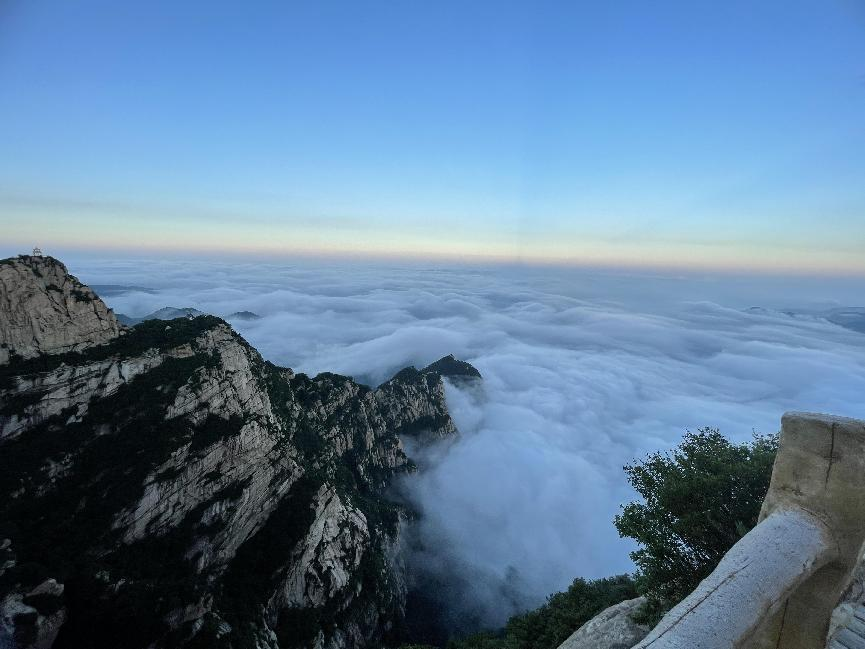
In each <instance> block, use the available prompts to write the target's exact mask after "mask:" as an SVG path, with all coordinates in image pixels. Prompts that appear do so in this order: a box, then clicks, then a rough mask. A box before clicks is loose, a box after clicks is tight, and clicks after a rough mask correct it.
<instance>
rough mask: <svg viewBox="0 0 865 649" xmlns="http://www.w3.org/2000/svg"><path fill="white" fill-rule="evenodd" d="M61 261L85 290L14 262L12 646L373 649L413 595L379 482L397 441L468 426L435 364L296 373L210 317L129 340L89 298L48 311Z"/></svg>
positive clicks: (9, 426)
mask: <svg viewBox="0 0 865 649" xmlns="http://www.w3.org/2000/svg"><path fill="white" fill-rule="evenodd" d="M34 259H36V258H34ZM46 265H47V267H50V268H51V269H54V270H56V273H55V274H54V275H52V277H53V279H52V280H51V283H52V284H53V283H56V285H57V286H59V287H63V286H67V287H80V286H81V285H80V284H77V282H76V281H75V280H74V278H71V276H68V275H66V274H65V268H64V267H63V266H62V264H59V262H56V261H54V260H50V261H46V260H39V259H36V260H35V261H30V260H27V261H21V260H20V259H19V260H12V262H11V263H8V262H7V263H4V264H0V269H3V271H2V272H11V271H8V270H5V269H6V268H7V267H11V268H14V272H15V278H16V279H15V289H14V294H15V295H16V298H15V299H16V302H15V307H14V308H12V309H5V310H3V311H0V335H2V336H3V338H2V340H4V341H14V346H13V347H10V349H13V351H14V352H15V356H12V357H11V360H10V362H8V363H7V364H5V365H3V366H0V523H2V526H0V647H5V646H10V647H21V648H23V647H27V648H35V647H49V646H53V647H57V648H60V649H63V648H72V647H81V646H86V647H93V648H106V649H107V648H108V647H111V648H112V649H114V648H123V647H136V648H138V647H140V648H142V649H143V648H144V647H186V646H188V647H224V648H235V649H247V648H250V649H251V648H253V647H260V648H262V649H264V648H269V649H289V648H294V647H297V648H300V647H313V646H315V647H321V649H349V648H352V649H353V648H358V649H359V648H362V647H368V646H378V644H379V643H380V642H381V641H382V640H383V639H384V638H386V637H387V635H388V633H390V632H391V630H392V629H393V628H394V625H396V624H398V623H399V621H400V618H401V615H402V611H403V608H404V602H405V583H404V577H403V574H402V571H401V565H402V563H401V557H400V556H399V553H398V551H397V550H396V548H397V547H398V546H399V543H398V539H399V534H400V527H401V524H402V521H404V520H405V515H404V513H403V511H402V509H401V507H400V506H399V505H397V504H394V503H392V502H389V501H388V500H387V499H385V498H384V497H383V495H382V490H383V489H384V488H385V487H386V486H387V485H388V484H389V482H390V481H391V479H392V477H393V476H394V475H395V474H398V473H400V472H405V471H410V470H411V469H412V463H411V462H410V460H409V459H408V458H407V457H406V455H405V453H404V452H403V447H402V443H401V441H400V437H399V435H400V434H417V435H420V436H430V437H434V438H438V437H443V436H447V435H452V434H454V433H455V432H456V429H455V427H454V425H453V422H452V421H451V419H450V416H449V415H448V412H447V408H446V404H445V400H444V386H443V382H442V377H441V375H440V374H438V373H437V372H435V371H432V370H429V369H427V370H422V371H417V370H414V369H413V368H411V369H409V370H405V371H404V372H401V373H400V374H399V375H397V377H395V378H394V379H393V380H391V381H389V382H387V383H385V384H384V385H382V386H380V387H379V388H378V389H375V390H373V389H370V388H368V387H366V386H363V385H359V384H357V383H355V382H354V381H353V380H351V379H350V378H348V377H344V376H339V375H336V374H328V373H325V374H321V375H319V376H316V377H312V378H311V377H308V376H306V375H304V374H295V373H294V372H292V371H291V370H289V369H287V368H279V367H276V366H274V365H272V364H270V363H268V362H266V361H264V360H263V359H262V358H261V356H260V355H259V354H258V352H256V351H255V350H254V349H252V348H251V347H250V346H249V345H248V344H247V343H246V342H245V341H244V340H243V339H242V338H241V337H240V336H239V335H237V334H236V333H235V332H234V331H233V330H232V329H231V328H230V327H229V326H228V325H227V324H226V323H225V322H224V321H222V320H219V319H218V318H214V317H211V316H204V317H197V318H193V319H189V318H181V319H177V320H170V321H159V320H153V321H148V322H145V323H142V324H140V325H138V326H136V327H135V328H134V329H131V330H128V331H127V332H125V333H124V335H122V336H119V335H118V334H119V333H120V328H119V327H118V326H117V325H116V321H113V316H112V315H111V314H110V312H109V311H108V310H107V309H104V305H102V303H101V302H100V301H98V299H97V298H95V297H93V296H92V294H89V295H90V297H88V298H87V300H86V301H85V300H84V299H81V300H79V302H76V304H75V305H71V306H69V307H68V308H67V310H66V311H63V312H60V311H57V312H55V311H53V310H50V309H49V310H47V311H46V308H47V307H46V306H45V305H46V299H48V298H46V295H47V293H50V292H53V289H47V288H46V286H47V283H49V282H48V280H47V279H46V277H47V276H48V274H49V273H48V271H47V269H46ZM52 272H54V271H52ZM28 273H29V274H28ZM4 290H7V291H8V285H7V286H6V288H5V289H4ZM72 290H73V289H72V288H70V289H69V291H72ZM77 290H81V291H82V294H85V295H86V293H85V292H84V289H80V288H77ZM59 293H63V291H62V290H61V291H60V292H59ZM64 294H65V293H64ZM5 296H6V293H4V297H5ZM28 296H30V297H29V298H28ZM28 299H29V300H30V301H29V302H28ZM10 303H11V302H9V301H7V302H6V303H5V304H10ZM64 304H65V302H64ZM85 305H87V306H88V308H89V311H88V310H87V309H85V308H84V306H85ZM100 305H101V306H100ZM4 308H5V307H4ZM58 308H59V307H58ZM103 309H104V310H103ZM79 312H80V313H79ZM44 313H49V314H55V315H56V314H58V313H59V314H60V315H56V317H55V316H53V315H52V316H51V317H44V316H43V315H42V314H44ZM64 313H65V315H63V314H64ZM81 313H86V314H88V315H86V316H85V315H81ZM91 313H96V314H102V315H104V316H105V322H108V323H110V322H114V326H113V328H112V327H109V326H106V327H97V326H96V322H97V321H98V322H102V320H101V319H100V318H97V319H96V320H92V319H91V317H90V315H89V314H91ZM82 318H83V319H84V322H85V324H83V325H82V324H81V322H79V320H81V319H82ZM20 322H30V323H38V325H39V327H38V328H39V336H38V337H37V336H35V335H33V336H31V338H30V339H27V338H26V336H24V335H23V334H22V333H21V331H23V329H22V328H21V327H20V326H19V323H20ZM55 326H56V327H58V328H61V329H65V330H66V331H67V334H69V335H66V334H63V335H62V336H61V335H60V334H57V333H54V332H52V329H51V327H55ZM94 327H95V329H94ZM73 330H74V331H75V332H77V333H75V335H72V334H71V333H70V332H72V331H73ZM93 330H95V331H96V333H97V339H98V340H99V341H100V342H101V343H102V344H99V345H91V344H89V341H88V340H87V339H86V338H85V336H84V334H85V332H87V331H93ZM16 332H17V333H16ZM52 341H53V342H52ZM58 341H61V342H62V343H63V344H62V345H61V344H59V343H58ZM49 348H50V350H51V351H52V354H50V355H49V354H47V353H46V351H47V350H48V349H49ZM70 350H71V351H70ZM4 642H5V643H6V644H5V645H4Z"/></svg>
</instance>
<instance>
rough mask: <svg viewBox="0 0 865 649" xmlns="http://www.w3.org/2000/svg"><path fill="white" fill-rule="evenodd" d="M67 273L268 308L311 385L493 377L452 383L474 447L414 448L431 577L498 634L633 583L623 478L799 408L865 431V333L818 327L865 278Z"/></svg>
mask: <svg viewBox="0 0 865 649" xmlns="http://www.w3.org/2000/svg"><path fill="white" fill-rule="evenodd" d="M66 261H67V264H68V266H69V267H70V270H71V271H72V272H73V273H75V274H77V275H78V276H79V277H80V278H81V279H82V280H83V281H85V282H87V283H90V284H128V285H137V286H142V287H147V288H150V289H153V290H152V292H145V291H139V290H135V291H131V292H126V293H120V294H117V295H113V296H111V297H108V298H107V299H106V301H107V302H108V303H109V305H110V306H112V307H113V308H114V309H115V311H117V312H120V313H124V314H127V315H130V316H141V315H144V314H147V313H150V312H152V311H155V310H156V309H158V308H161V307H165V306H174V307H195V308H197V309H200V310H202V311H206V312H210V313H214V314H217V315H223V316H224V315H228V314H230V313H232V312H235V311H241V310H248V311H253V312H255V313H257V314H259V315H261V316H262V318H261V319H260V320H255V321H248V322H246V321H236V322H234V325H235V328H236V329H237V330H238V331H240V332H241V333H242V334H243V336H244V337H246V339H247V340H249V342H250V343H251V344H253V345H254V346H255V347H257V348H258V349H259V350H260V351H261V352H262V354H263V355H264V356H265V357H266V358H268V359H270V360H272V361H273V362H275V363H278V364H281V365H285V366H289V367H292V368H294V369H295V370H297V371H302V372H307V373H310V374H315V373H317V372H320V371H325V370H328V371H334V372H339V373H343V374H348V375H352V376H354V377H355V378H356V379H358V380H359V381H361V382H364V383H368V384H371V385H375V384H378V383H380V382H381V381H384V380H385V379H387V378H389V377H390V376H391V375H392V374H393V373H395V372H396V371H397V370H398V369H400V368H402V367H404V366H406V365H415V366H418V367H420V366H423V365H426V364H427V363H429V362H431V361H433V360H435V359H437V358H439V357H441V356H443V355H445V354H449V353H453V354H454V355H456V356H457V357H458V358H461V359H464V360H467V361H469V362H471V363H472V364H473V365H475V366H476V367H477V368H478V369H479V370H480V372H481V373H482V374H483V377H484V381H483V388H482V389H481V390H479V391H475V392H473V393H468V392H465V391H461V390H459V389H456V388H453V387H451V386H449V387H448V401H449V405H450V408H451V410H452V413H453V416H454V419H455V420H456V422H457V425H458V427H459V429H460V431H461V433H462V436H461V438H460V440H459V441H458V442H457V443H455V444H453V445H451V446H449V447H447V448H441V449H433V451H432V452H422V451H415V452H416V453H419V454H421V457H420V459H421V461H422V464H423V466H424V467H425V468H424V470H423V472H422V473H421V474H420V475H418V476H413V477H412V478H411V479H410V480H409V481H407V482H406V484H405V485H404V486H403V488H404V489H407V490H408V495H409V497H410V498H411V499H412V500H413V502H414V503H415V504H416V505H417V506H418V508H419V509H420V510H421V511H422V512H423V519H422V523H421V524H420V527H419V528H418V530H417V531H418V532H419V536H420V542H421V543H422V544H423V546H424V548H425V550H424V551H423V552H421V553H419V554H418V555H416V556H415V561H416V563H419V565H422V566H424V567H425V568H426V570H427V571H428V572H430V573H432V574H433V576H437V577H439V578H440V580H441V583H442V588H443V590H442V592H443V593H446V595H445V597H444V598H445V599H447V601H448V602H449V604H450V606H452V607H453V608H455V609H461V610H463V611H465V610H473V611H474V612H475V613H476V614H477V615H479V616H480V617H481V618H482V619H483V620H484V621H485V622H486V623H488V624H497V623H500V622H502V621H503V620H504V619H505V618H506V617H507V616H508V615H509V614H510V613H512V612H513V611H514V610H515V609H520V608H524V607H528V606H534V605H537V604H539V603H540V602H542V601H543V599H544V598H545V597H546V595H548V594H549V593H551V592H553V591H557V590H561V589H564V588H566V587H567V586H568V584H569V583H570V582H571V581H572V580H573V579H574V577H577V576H583V577H586V578H596V577H602V576H607V575H611V574H616V573H622V572H628V571H630V570H632V568H633V567H632V565H631V563H630V561H629V559H628V552H629V550H631V549H632V546H631V545H630V542H628V541H626V540H622V539H620V538H619V537H618V535H617V533H616V531H615V528H614V526H613V523H612V519H613V517H614V515H615V514H616V512H617V511H618V509H619V506H620V504H621V503H623V502H627V501H629V500H631V499H632V498H633V497H634V494H633V492H632V491H631V490H630V488H629V487H628V485H627V482H626V480H625V475H624V473H623V472H622V466H623V465H624V464H626V463H628V462H631V461H632V460H634V459H635V458H640V457H643V456H644V455H645V454H646V453H647V452H652V451H656V450H665V449H669V448H672V447H673V446H675V445H676V444H677V443H678V442H679V441H680V439H681V435H682V433H683V432H684V431H686V430H688V429H691V430H693V429H696V428H699V427H703V426H712V427H718V428H720V429H721V430H722V432H723V433H725V434H726V435H727V436H729V437H731V438H733V439H736V440H746V439H748V438H749V437H750V436H751V434H752V432H753V431H759V432H766V433H768V432H775V431H777V429H778V426H779V419H780V417H781V414H782V413H783V412H785V411H787V410H811V411H824V412H832V413H836V414H841V415H848V416H854V417H865V399H863V395H865V334H862V333H857V332H855V331H851V330H849V329H845V328H842V327H840V326H837V325H834V324H831V323H829V322H827V321H825V320H823V319H821V318H820V317H819V313H820V312H821V311H822V310H825V309H829V308H833V307H838V306H858V305H861V304H862V303H863V302H865V299H863V297H860V296H863V295H865V294H863V288H865V282H863V280H862V279H859V280H855V279H849V280H841V279H830V278H824V279H820V278H817V279H810V280H806V279H803V278H798V279H796V278H794V279H780V278H765V277H764V278H753V277H752V278H749V277H744V276H727V277H708V276H696V275H681V276H676V275H663V274H658V275H648V274H644V275H640V274H628V273H615V272H601V271H588V270H574V269H553V268H546V269H541V268H520V267H484V268H482V267H468V266H466V267H460V266H453V267H443V266H441V265H422V264H391V265H389V266H383V265H372V264H362V263H333V262H331V263H326V262H314V261H304V262H299V263H282V264H274V263H217V262H203V261H171V262H166V261H160V262H157V261H144V260H125V261H110V260H105V261H95V260H94V259H92V258H86V259H85V258H80V259H74V258H72V259H67V260H66ZM754 306H757V307H760V309H751V310H748V309H749V307H754ZM785 311H792V312H793V314H792V315H791V314H790V313H785ZM410 450H411V449H410Z"/></svg>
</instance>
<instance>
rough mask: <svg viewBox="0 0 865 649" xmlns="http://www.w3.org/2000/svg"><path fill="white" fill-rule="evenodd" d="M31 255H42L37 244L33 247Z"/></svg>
mask: <svg viewBox="0 0 865 649" xmlns="http://www.w3.org/2000/svg"><path fill="white" fill-rule="evenodd" d="M33 256H34V257H41V256H42V249H41V248H40V247H39V246H35V247H34V248H33Z"/></svg>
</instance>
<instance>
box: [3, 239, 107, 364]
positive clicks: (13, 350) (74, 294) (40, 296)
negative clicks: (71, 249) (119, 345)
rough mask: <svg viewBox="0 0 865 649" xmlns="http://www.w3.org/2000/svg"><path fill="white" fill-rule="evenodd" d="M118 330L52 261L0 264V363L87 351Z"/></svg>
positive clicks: (82, 287)
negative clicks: (15, 359)
mask: <svg viewBox="0 0 865 649" xmlns="http://www.w3.org/2000/svg"><path fill="white" fill-rule="evenodd" d="M122 331H123V325H121V324H120V322H118V320H117V318H116V317H115V316H114V313H113V312H112V311H111V309H109V308H108V307H107V306H106V305H105V303H104V302H103V301H102V300H100V299H99V298H98V297H97V296H96V294H95V293H94V292H93V291H92V290H90V288H89V287H87V286H86V285H84V284H82V283H81V282H79V281H78V279H77V278H76V277H75V276H73V275H70V274H69V271H67V270H66V266H64V265H63V264H62V263H61V262H60V261H58V260H57V259H54V258H53V257H42V256H32V255H21V256H19V257H12V258H10V259H3V260H0V365H2V364H5V363H8V362H9V361H10V360H11V359H12V358H14V357H16V356H18V357H21V358H33V357H35V356H38V355H40V354H61V353H64V352H70V351H79V350H82V349H87V348H88V347H93V346H95V345H101V344H103V343H106V342H108V341H110V340H113V339H114V338H117V337H118V336H119V335H120V334H121V332H122Z"/></svg>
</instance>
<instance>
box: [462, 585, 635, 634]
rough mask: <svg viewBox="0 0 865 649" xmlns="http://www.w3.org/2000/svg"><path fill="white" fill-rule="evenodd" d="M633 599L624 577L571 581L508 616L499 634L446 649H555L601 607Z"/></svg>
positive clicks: (600, 609) (632, 586) (631, 590)
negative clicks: (539, 602)
mask: <svg viewBox="0 0 865 649" xmlns="http://www.w3.org/2000/svg"><path fill="white" fill-rule="evenodd" d="M636 596H637V591H636V584H635V583H634V580H633V579H631V578H630V577H628V576H627V575H620V576H618V577H610V578H608V579H596V580H594V581H586V580H585V579H575V580H574V583H572V584H571V585H570V587H569V588H568V590H566V591H564V592H562V593H556V594H554V595H551V596H550V597H549V598H548V599H547V602H546V604H544V605H543V606H541V607H540V608H538V609H536V610H534V611H529V612H527V613H522V614H520V615H514V616H513V617H511V618H510V619H509V620H508V623H507V624H506V625H505V628H504V629H502V630H501V631H500V632H498V633H477V634H474V635H472V636H469V637H468V638H465V639H464V640H457V641H452V642H450V643H449V644H448V649H556V647H558V646H559V645H560V644H561V643H562V642H564V641H565V640H566V639H567V637H568V636H569V635H571V633H573V632H574V630H575V629H578V628H579V627H581V626H582V625H583V624H585V623H586V622H588V621H589V620H590V619H592V618H593V617H594V616H595V615H597V614H598V613H600V612H601V611H603V610H604V609H605V608H607V607H609V606H612V605H613V604H618V603H619V602H621V601H624V600H626V599H631V598H633V597H636Z"/></svg>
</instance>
